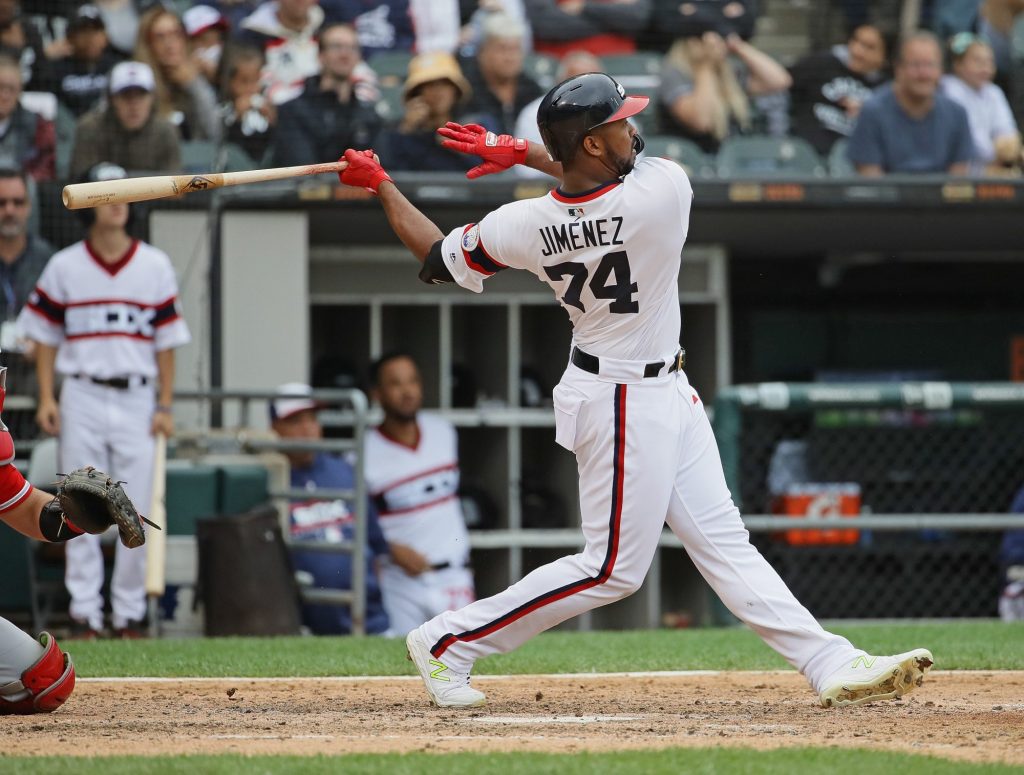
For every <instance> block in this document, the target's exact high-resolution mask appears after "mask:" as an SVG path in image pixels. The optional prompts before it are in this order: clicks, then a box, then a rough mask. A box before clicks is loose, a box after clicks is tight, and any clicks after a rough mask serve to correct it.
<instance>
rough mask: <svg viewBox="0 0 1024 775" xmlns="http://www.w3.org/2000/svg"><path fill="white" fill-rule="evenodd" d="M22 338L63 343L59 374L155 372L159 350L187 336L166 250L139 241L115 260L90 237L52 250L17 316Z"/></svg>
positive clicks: (144, 374)
mask: <svg viewBox="0 0 1024 775" xmlns="http://www.w3.org/2000/svg"><path fill="white" fill-rule="evenodd" d="M18 326H19V328H20V329H21V332H22V334H23V335H24V336H26V337H27V338H29V339H35V340H36V341H39V342H42V343H43V344H47V345H50V346H51V347H59V350H58V352H57V362H56V369H57V371H58V372H59V373H61V374H87V375H89V376H91V377H98V378H101V379H108V378H111V377H125V376H134V375H137V376H142V377H151V378H152V377H155V376H156V373H157V368H156V359H155V357H154V353H155V352H157V351H160V350H166V349H170V348H172V347H178V346H180V345H183V344H185V343H186V342H188V341H189V338H190V337H189V331H188V326H187V325H186V324H185V320H184V318H182V317H181V314H180V312H179V309H178V283H177V280H176V279H175V277H174V268H173V267H172V266H171V260H170V258H168V256H167V254H166V253H164V252H163V251H162V250H159V249H158V248H155V247H153V246H152V245H149V244H147V243H145V242H141V241H139V240H135V241H134V242H133V243H132V245H131V247H130V248H129V249H128V251H127V252H126V253H125V255H124V256H123V257H122V258H121V259H120V260H118V261H117V262H116V263H114V264H105V263H104V262H103V261H102V260H101V259H100V257H99V256H98V255H96V253H95V252H94V251H93V249H92V247H91V246H90V245H89V243H88V242H87V241H82V242H76V243H75V244H74V245H71V246H70V247H67V248H65V249H64V250H61V251H60V252H58V253H56V254H54V256H53V257H52V258H51V259H50V261H49V263H48V264H47V265H46V269H44V270H43V273H42V275H41V276H40V278H39V282H38V284H37V285H36V288H35V290H34V291H33V292H32V295H31V296H30V297H29V300H28V303H27V304H26V305H25V307H24V308H23V309H22V311H21V314H20V315H19V316H18Z"/></svg>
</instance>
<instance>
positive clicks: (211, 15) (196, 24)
mask: <svg viewBox="0 0 1024 775" xmlns="http://www.w3.org/2000/svg"><path fill="white" fill-rule="evenodd" d="M181 21H182V23H183V24H184V25H185V32H186V34H187V35H188V36H189V37H190V38H194V37H195V36H196V35H201V34H202V33H204V32H206V31H207V30H210V29H220V30H227V28H228V20H227V19H225V18H224V17H223V16H222V15H221V12H220V11H218V10H217V9H216V8H213V7H211V6H209V5H194V6H192V7H191V8H189V9H188V10H187V11H185V14H184V15H183V16H182V17H181Z"/></svg>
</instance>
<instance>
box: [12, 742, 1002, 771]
mask: <svg viewBox="0 0 1024 775" xmlns="http://www.w3.org/2000/svg"><path fill="white" fill-rule="evenodd" d="M0 767H2V769H3V771H4V772H5V773H9V774H10V775H18V774H20V773H25V774H26V775H28V774H29V773H31V775H37V773H40V772H45V773H47V775H90V773H96V775H149V774H150V773H152V774H153V775H196V774H197V773H202V775H236V773H239V772H245V773H268V774H270V773H289V774H290V773H304V774H305V773H310V774H311V775H328V774H329V773H330V774H331V775H333V774H334V773H339V772H344V773H383V774H384V775H407V774H409V775H411V774H412V773H417V774H418V773H424V774H426V773H430V774H431V775H433V774H434V773H437V772H446V773H450V774H451V775H458V774H459V773H466V774H467V775H477V774H478V773H481V774H482V773H500V775H540V774H541V773H552V774H553V775H595V774H596V773H627V772H628V773H644V775H659V774H660V773H665V775H679V773H683V772H685V773H687V775H702V774H703V773H729V774H730V775H734V774H742V773H764V774H766V775H775V774H777V775H789V774H790V773H793V772H828V773H830V775H835V773H851V775H852V774H853V773H856V775H874V774H875V773H877V775H890V774H891V773H894V772H898V773H900V775H946V773H968V774H969V775H975V773H976V774H977V775H988V774H989V773H991V774H992V775H995V774H996V773H1000V774H1001V773H1014V772H1020V769H1019V768H1016V767H1011V766H1009V765H997V764H966V763H962V762H951V761H947V760H944V759H937V758H933V757H929V756H912V755H904V754H895V753H887V752H882V751H866V750H860V749H855V750H850V749H845V750H839V749H834V748H785V749H779V750H775V751H758V752H757V753H756V754H754V753H753V752H752V751H750V750H749V749H742V748H717V749H705V748H670V749H666V750H662V751H623V752H619V753H606V754H595V753H587V752H580V753H572V754H533V753H526V754H505V753H492V754H447V755H444V756H443V758H441V755H439V754H386V755H377V756H367V755H362V754H353V755H350V756H343V757H328V756H311V757H299V756H254V757H243V756H236V755H225V756H184V757H176V758H171V757H152V758H150V757H139V756H134V757H120V756H117V757H109V758H106V757H104V758H95V759H81V758H73V757H17V758H7V757H4V756H3V755H2V754H0Z"/></svg>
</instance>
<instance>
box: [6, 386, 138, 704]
mask: <svg viewBox="0 0 1024 775" xmlns="http://www.w3.org/2000/svg"><path fill="white" fill-rule="evenodd" d="M6 381H7V369H5V368H0V411H3V405H4V398H5V397H6V395H7V390H6ZM13 461H14V440H13V439H12V438H11V434H10V433H9V432H8V431H7V427H6V426H5V425H4V424H3V421H0V522H4V523H6V524H7V525H9V526H10V527H11V528H13V529H14V530H17V531H18V532H19V533H21V534H22V535H25V536H28V537H29V538H32V539H35V540H36V541H48V542H51V543H59V542H64V541H68V540H70V539H72V538H75V537H77V536H80V535H83V534H85V533H86V532H88V533H93V534H98V533H102V532H105V531H106V529H107V528H108V527H110V526H111V525H112V524H113V522H112V521H110V522H106V523H105V524H101V525H99V526H90V527H89V529H88V531H87V530H86V529H84V526H85V524H86V523H85V522H83V523H82V525H83V526H82V527H80V526H79V525H77V524H75V522H73V521H72V520H71V519H70V518H69V517H68V516H67V515H66V514H65V513H64V512H63V510H62V508H61V505H60V502H59V501H58V499H57V498H55V497H54V496H52V495H50V494H49V493H46V492H43V491H42V490H37V489H35V488H34V487H32V485H31V484H29V483H28V482H27V481H25V478H24V477H23V476H22V475H21V473H20V472H19V471H18V469H17V468H15V467H14V465H13ZM95 473H96V476H97V478H99V477H102V478H103V479H106V476H107V475H106V474H104V473H101V472H99V471H97V472H95ZM54 476H55V477H56V472H55V473H54ZM115 486H116V485H115ZM118 488H119V487H118ZM136 518H137V516H136ZM74 688H75V666H74V664H73V663H72V661H71V657H70V656H69V655H68V654H65V653H64V652H63V651H61V649H60V646H58V645H57V641H56V639H55V638H54V637H53V636H52V635H51V634H50V633H48V632H43V633H41V634H40V635H39V639H38V640H36V639H34V638H32V637H30V636H29V635H28V634H26V633H25V632H23V631H22V630H21V629H20V628H18V627H16V626H15V625H14V624H12V623H11V622H9V621H7V619H4V618H3V617H0V715H8V714H17V715H28V714H31V713H49V712H51V711H54V710H56V709H57V708H59V707H60V706H61V705H63V704H64V702H65V701H66V700H67V698H68V697H70V696H71V692H72V691H73V690H74Z"/></svg>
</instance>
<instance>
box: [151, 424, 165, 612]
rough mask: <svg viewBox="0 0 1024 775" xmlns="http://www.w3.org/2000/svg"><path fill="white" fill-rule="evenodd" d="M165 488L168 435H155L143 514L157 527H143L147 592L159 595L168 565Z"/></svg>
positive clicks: (162, 590) (152, 595)
mask: <svg viewBox="0 0 1024 775" xmlns="http://www.w3.org/2000/svg"><path fill="white" fill-rule="evenodd" d="M166 490H167V437H166V436H164V434H162V433H158V434H157V436H156V450H155V451H154V453H153V492H152V495H151V499H150V506H149V513H148V514H147V515H146V517H147V518H148V519H149V521H150V522H152V523H154V524H155V525H157V526H158V527H159V528H160V529H159V530H147V531H146V594H147V595H149V596H150V597H162V596H163V594H164V584H165V578H166V568H167V504H166V501H165V499H164V496H165V494H166Z"/></svg>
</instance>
